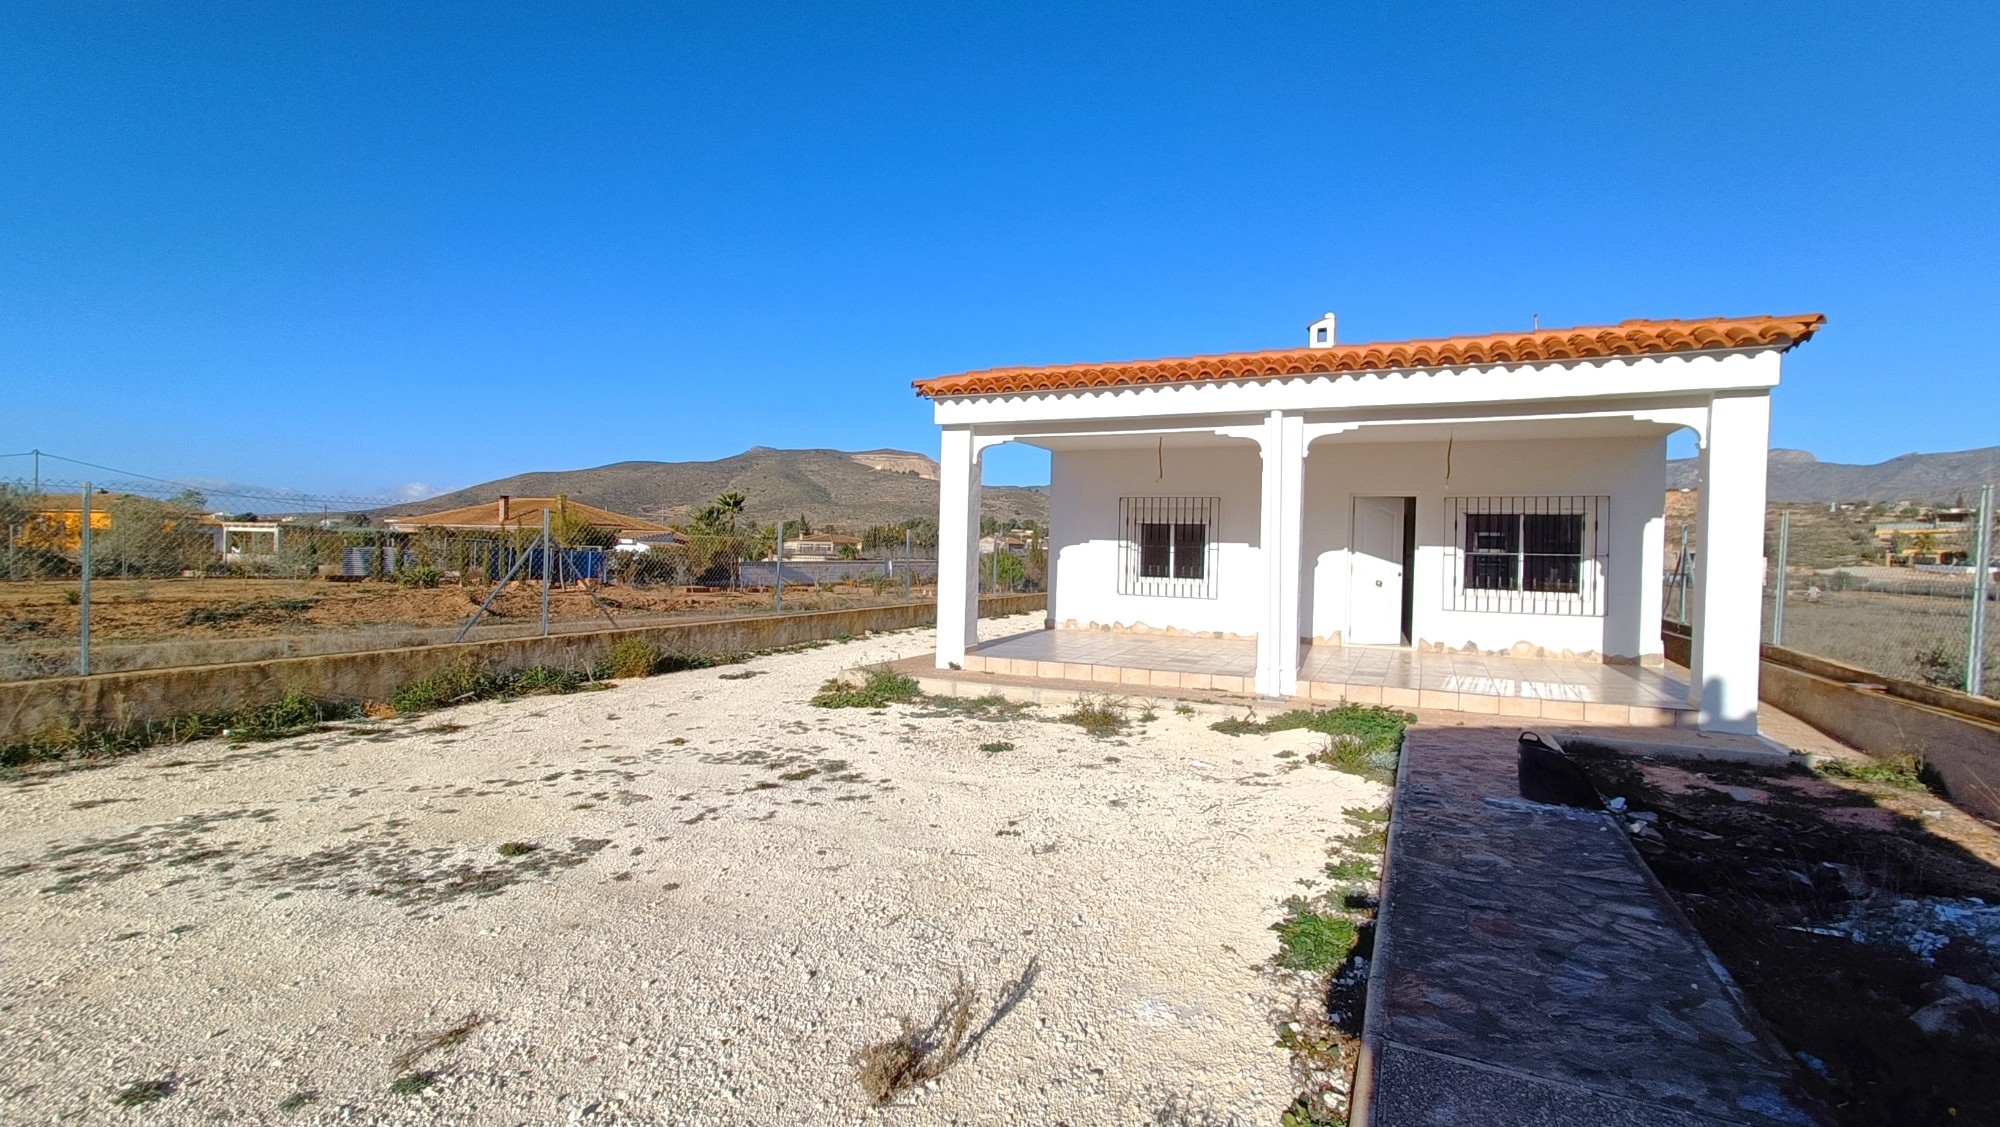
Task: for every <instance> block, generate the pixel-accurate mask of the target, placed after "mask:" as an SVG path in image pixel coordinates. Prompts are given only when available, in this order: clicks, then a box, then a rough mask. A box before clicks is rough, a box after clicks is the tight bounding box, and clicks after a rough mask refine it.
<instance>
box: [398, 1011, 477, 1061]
mask: <svg viewBox="0 0 2000 1127" xmlns="http://www.w3.org/2000/svg"><path fill="white" fill-rule="evenodd" d="M485 1024H486V1018H485V1016H484V1015H482V1014H480V1013H479V1012H478V1011H477V1010H475V1011H473V1012H472V1013H469V1014H466V1015H465V1016H464V1017H462V1018H460V1019H458V1024H457V1025H454V1026H452V1027H451V1028H449V1029H441V1030H439V1031H437V1032H436V1033H425V1034H423V1035H421V1036H419V1037H418V1038H417V1039H416V1040H415V1041H413V1042H412V1043H411V1044H410V1047H409V1048H407V1049H404V1050H403V1051H402V1052H400V1053H397V1054H396V1059H395V1060H393V1061H390V1062H389V1067H390V1068H392V1069H394V1070H396V1071H397V1072H409V1071H410V1069H411V1068H413V1067H415V1065H416V1063H417V1062H418V1061H420V1060H422V1059H424V1058H425V1057H427V1056H429V1055H430V1054H432V1053H435V1052H441V1051H443V1050H445V1049H450V1048H455V1047H457V1046H459V1045H463V1044H464V1043H465V1039H466V1038H467V1037H470V1036H472V1033H473V1031H474V1030H476V1029H478V1028H479V1027H480V1026H482V1025H485ZM432 1075H433V1076H434V1075H436V1074H435V1073H432Z"/></svg>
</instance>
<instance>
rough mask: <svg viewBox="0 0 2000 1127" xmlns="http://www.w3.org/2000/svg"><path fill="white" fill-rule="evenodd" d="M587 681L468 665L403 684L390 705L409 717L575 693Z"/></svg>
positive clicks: (537, 669) (538, 668)
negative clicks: (464, 706) (477, 703)
mask: <svg viewBox="0 0 2000 1127" xmlns="http://www.w3.org/2000/svg"><path fill="white" fill-rule="evenodd" d="M588 680H589V679H588V678H586V677H585V676H584V675H583V674H581V673H574V672H570V671H568V670H562V669H553V668H550V667H549V666H546V665H534V666H530V667H528V668H527V669H522V670H519V671H517V672H513V673H494V672H491V671H488V670H485V669H481V668H479V667H478V666H477V665H473V664H471V663H469V662H468V663H466V664H463V665H456V666H453V667H451V668H449V669H445V670H442V671H440V672H437V673H433V674H431V675H430V676H428V677H420V678H418V679H417V680H415V681H412V682H410V683H409V684H407V685H404V686H403V687H402V688H400V689H397V690H396V693H395V695H394V696H391V697H390V698H389V706H390V707H391V708H393V709H395V710H396V712H397V713H398V714H401V715H405V716H408V715H413V714H416V713H420V712H429V711H430V710H432V709H434V708H443V707H444V706H446V705H448V704H464V703H466V702H469V701H475V700H512V699H514V698H515V697H524V696H533V695H536V694H541V693H573V692H576V691H577V690H578V689H581V688H582V687H583V686H584V684H585V683H586V682H587V681H588Z"/></svg>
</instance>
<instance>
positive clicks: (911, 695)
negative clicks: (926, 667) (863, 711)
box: [812, 669, 923, 708]
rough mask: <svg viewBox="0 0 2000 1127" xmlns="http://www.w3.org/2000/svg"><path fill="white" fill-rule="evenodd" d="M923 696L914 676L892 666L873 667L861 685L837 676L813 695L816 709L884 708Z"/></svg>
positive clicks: (813, 703)
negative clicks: (889, 667)
mask: <svg viewBox="0 0 2000 1127" xmlns="http://www.w3.org/2000/svg"><path fill="white" fill-rule="evenodd" d="M921 696H923V691H922V690H921V689H919V688H918V687H917V682H916V680H915V679H914V678H911V677H907V676H905V675H903V674H901V673H897V672H896V671H894V670H891V669H872V670H870V671H869V672H868V676H867V678H866V679H865V680H864V681H862V683H861V684H859V685H856V684H854V683H853V682H851V681H844V680H841V679H840V678H837V677H836V678H834V679H833V680H831V681H828V682H826V683H825V684H823V685H821V686H820V687H819V692H817V693H815V694H813V698H812V705H813V707H814V708H881V707H883V706H884V705H889V704H908V703H910V702H912V701H914V700H917V699H918V698H919V697H921Z"/></svg>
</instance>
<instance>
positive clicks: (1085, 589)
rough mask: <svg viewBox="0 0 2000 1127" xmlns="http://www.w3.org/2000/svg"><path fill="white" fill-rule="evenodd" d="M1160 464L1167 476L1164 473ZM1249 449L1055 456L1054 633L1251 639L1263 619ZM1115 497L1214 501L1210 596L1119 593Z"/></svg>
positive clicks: (1254, 459) (1257, 463) (1257, 493)
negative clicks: (1167, 632)
mask: <svg viewBox="0 0 2000 1127" xmlns="http://www.w3.org/2000/svg"><path fill="white" fill-rule="evenodd" d="M1162 462H1164V466H1165V469H1164V473H1163V472H1162V470H1161V465H1162ZM1262 472H1263V463H1262V460H1261V459H1260V457H1259V456H1258V452H1257V447H1256V446H1255V445H1254V444H1251V443H1248V442H1244V443H1236V444H1231V445H1227V446H1202V447H1194V448H1179V449H1176V448H1171V447H1169V448H1166V449H1164V450H1138V449H1131V448H1125V449H1115V450H1077V451H1065V450H1058V451H1055V452H1054V453H1053V454H1052V456H1051V458H1050V470H1049V572H1050V606H1049V618H1050V620H1051V621H1053V622H1054V623H1055V624H1056V625H1057V626H1062V625H1064V624H1065V623H1068V622H1071V621H1074V622H1075V623H1076V624H1077V625H1078V626H1088V625H1090V624H1091V623H1096V624H1098V625H1100V626H1111V625H1116V626H1122V627H1126V628H1131V627H1133V626H1142V625H1143V626H1147V627H1150V628H1152V629H1155V630H1163V629H1165V628H1167V627H1170V626H1171V627H1173V628H1175V629H1178V630H1189V631H1202V632H1211V631H1220V632H1222V633H1225V634H1236V635H1242V636H1244V637H1250V636H1253V635H1256V634H1257V633H1258V624H1259V623H1260V621H1261V620H1262V616H1263V614H1264V612H1265V602H1264V586H1265V584H1264V578H1263V577H1264V572H1263V571H1262V570H1261V566H1262V560H1263V552H1262V551H1261V549H1260V548H1259V545H1258V514H1259V512H1260V506H1261V503H1262V502H1261V490H1260V488H1259V477H1260V475H1261V474H1262ZM1121 497H1216V498H1219V499H1220V510H1221V511H1220V512H1219V513H1218V514H1217V516H1218V523H1219V524H1220V526H1221V527H1220V529H1219V530H1218V531H1217V532H1215V533H1214V535H1215V537H1216V539H1217V541H1218V552H1217V560H1216V571H1215V578H1216V583H1215V587H1216V597H1215V598H1213V599H1184V598H1163V597H1159V596H1143V595H1121V594H1119V593H1118V573H1119V568H1120V567H1121V566H1122V560H1121V559H1120V556H1119V550H1120V541H1121V539H1122V537H1123V530H1121V529H1120V528H1119V527H1118V499H1119V498H1121Z"/></svg>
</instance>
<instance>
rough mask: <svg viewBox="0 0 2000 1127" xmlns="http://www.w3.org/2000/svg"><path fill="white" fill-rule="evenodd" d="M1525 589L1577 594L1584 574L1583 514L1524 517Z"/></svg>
mask: <svg viewBox="0 0 2000 1127" xmlns="http://www.w3.org/2000/svg"><path fill="white" fill-rule="evenodd" d="M1521 547H1522V552H1523V555H1522V559H1521V570H1522V573H1523V574H1522V576H1521V589H1522V590H1524V591H1550V592H1558V593H1564V594H1574V593H1576V591H1577V590H1578V589H1579V586H1580V584H1579V583H1578V580H1579V578H1580V577H1581V574H1582V571H1583V515H1582V514H1580V513H1575V514H1550V513H1542V514H1532V515H1529V516H1524V517H1522V518H1521Z"/></svg>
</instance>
